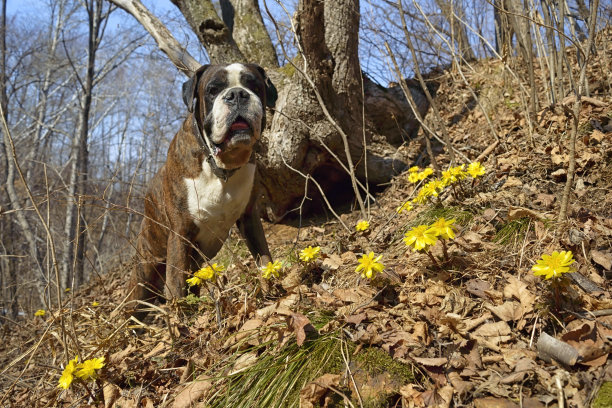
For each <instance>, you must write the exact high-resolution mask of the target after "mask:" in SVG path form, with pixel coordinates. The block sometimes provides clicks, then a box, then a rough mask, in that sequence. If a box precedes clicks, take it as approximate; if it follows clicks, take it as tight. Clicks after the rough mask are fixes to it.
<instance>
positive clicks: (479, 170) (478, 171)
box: [467, 162, 486, 178]
mask: <svg viewBox="0 0 612 408" xmlns="http://www.w3.org/2000/svg"><path fill="white" fill-rule="evenodd" d="M485 171H486V170H485V167H484V166H483V165H482V164H480V162H473V163H470V164H469V165H468V168H467V172H468V174H469V175H470V176H472V177H473V178H478V177H480V176H482V175H484V174H485Z"/></svg>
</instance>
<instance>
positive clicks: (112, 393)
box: [102, 382, 121, 408]
mask: <svg viewBox="0 0 612 408" xmlns="http://www.w3.org/2000/svg"><path fill="white" fill-rule="evenodd" d="M102 394H103V395H104V408H111V407H112V406H113V404H114V403H115V401H117V399H118V398H119V396H120V395H121V388H119V387H117V386H116V385H115V384H112V383H108V382H107V383H105V384H104V387H103V388H102Z"/></svg>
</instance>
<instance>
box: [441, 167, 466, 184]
mask: <svg viewBox="0 0 612 408" xmlns="http://www.w3.org/2000/svg"><path fill="white" fill-rule="evenodd" d="M466 177H467V173H466V172H465V164H462V165H460V166H456V167H451V168H450V169H448V170H446V171H443V172H442V180H441V181H442V185H443V186H444V187H446V186H450V185H452V184H455V183H456V182H458V181H460V180H463V179H464V178H466Z"/></svg>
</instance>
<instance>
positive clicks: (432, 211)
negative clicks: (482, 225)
mask: <svg viewBox="0 0 612 408" xmlns="http://www.w3.org/2000/svg"><path fill="white" fill-rule="evenodd" d="M442 217H443V218H445V219H447V220H452V219H453V218H454V219H455V220H457V223H458V224H460V225H466V224H467V223H468V222H470V221H471V220H472V218H474V214H472V213H471V212H469V211H466V210H465V209H464V208H462V207H458V206H450V207H443V206H439V205H437V206H432V207H430V208H427V209H426V210H425V211H423V212H421V213H420V214H419V215H418V216H417V217H416V218H415V219H414V220H413V221H412V222H410V223H409V224H408V226H407V227H408V228H407V230H408V229H411V228H414V227H416V226H418V225H421V224H432V223H434V222H436V221H437V220H438V219H439V218H442Z"/></svg>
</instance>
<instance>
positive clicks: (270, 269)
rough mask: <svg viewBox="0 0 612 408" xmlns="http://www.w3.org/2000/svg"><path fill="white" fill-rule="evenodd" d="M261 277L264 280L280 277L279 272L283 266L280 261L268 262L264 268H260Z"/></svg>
mask: <svg viewBox="0 0 612 408" xmlns="http://www.w3.org/2000/svg"><path fill="white" fill-rule="evenodd" d="M260 269H261V276H263V278H264V279H270V278H271V277H272V276H274V277H275V278H278V277H279V276H280V271H281V269H283V264H282V263H281V262H280V261H274V263H272V262H268V264H267V265H266V266H262V267H261V268H260Z"/></svg>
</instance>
